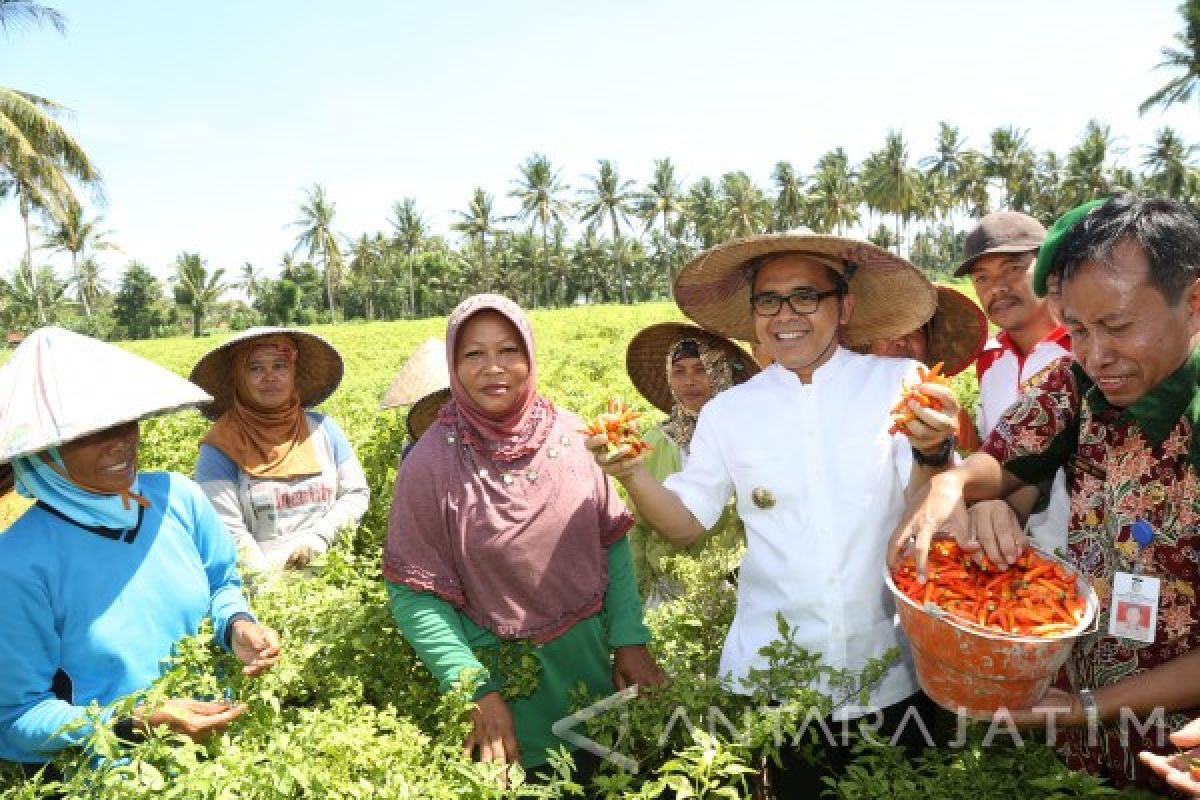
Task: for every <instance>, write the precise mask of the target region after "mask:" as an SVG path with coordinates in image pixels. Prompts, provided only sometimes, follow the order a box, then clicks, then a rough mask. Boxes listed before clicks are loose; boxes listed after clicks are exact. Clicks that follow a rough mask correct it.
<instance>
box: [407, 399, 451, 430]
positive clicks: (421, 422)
mask: <svg viewBox="0 0 1200 800" xmlns="http://www.w3.org/2000/svg"><path fill="white" fill-rule="evenodd" d="M449 400H450V389H449V387H447V388H445V389H438V390H436V391H433V392H430V393H429V394H427V395H425V396H424V397H422V398H421V399H420V400H418V401H417V402H415V403H413V406H412V408H410V409H409V410H408V418H407V419H405V421H404V427H405V428H406V429H407V430H408V437H409V438H410V439H412V440H413V441H414V442H415V441H417V440H418V439H420V438H421V437H422V436H424V435H425V431H427V430H429V428H430V427H431V426H432V425H433V423H434V422H435V421H437V416H438V412H439V411H441V410H442V406H444V405H446V403H447V402H449Z"/></svg>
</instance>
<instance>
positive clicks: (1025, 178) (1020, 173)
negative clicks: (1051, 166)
mask: <svg viewBox="0 0 1200 800" xmlns="http://www.w3.org/2000/svg"><path fill="white" fill-rule="evenodd" d="M1026 136H1027V132H1026V131H1022V130H1018V129H1017V128H1014V127H1012V126H1011V125H1010V126H1009V127H1007V128H996V129H995V130H994V131H992V136H991V153H990V154H988V155H987V156H985V157H984V174H985V175H986V176H987V177H989V178H997V179H999V181H1000V185H1001V187H1002V188H1003V189H1004V207H1005V208H1011V209H1017V208H1018V207H1017V205H1016V204H1015V203H1014V202H1013V199H1014V197H1015V196H1016V195H1017V194H1018V193H1019V192H1020V191H1021V187H1023V186H1028V185H1030V184H1031V183H1032V182H1033V174H1034V171H1035V169H1036V167H1037V157H1036V155H1035V154H1034V152H1033V149H1032V148H1031V147H1030V146H1029V144H1028V142H1027V141H1026V138H1025V137H1026Z"/></svg>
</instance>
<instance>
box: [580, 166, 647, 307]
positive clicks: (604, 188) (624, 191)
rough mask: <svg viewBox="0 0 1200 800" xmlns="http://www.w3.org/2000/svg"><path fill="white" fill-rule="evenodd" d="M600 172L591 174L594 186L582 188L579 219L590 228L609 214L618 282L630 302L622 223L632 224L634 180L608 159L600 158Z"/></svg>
mask: <svg viewBox="0 0 1200 800" xmlns="http://www.w3.org/2000/svg"><path fill="white" fill-rule="evenodd" d="M599 167H600V169H599V171H598V172H597V173H596V174H595V175H589V176H588V180H589V181H591V184H592V185H591V186H589V187H585V188H584V189H582V190H581V191H580V196H581V198H582V206H581V209H580V211H581V213H580V215H579V220H580V221H581V222H586V223H587V224H588V227H591V228H595V227H597V226H598V225H600V224H601V223H602V222H603V221H604V219H605V218H606V217H607V218H608V221H609V222H610V223H611V225H612V236H613V254H614V256H615V257H616V264H617V281H618V284H619V286H620V289H621V302H622V303H628V302H629V293H628V291H627V290H626V286H625V265H624V264H623V263H622V260H621V256H622V253H623V252H624V248H623V247H622V246H621V226H622V225H628V224H629V212H630V211H632V210H633V209H632V203H633V199H634V196H633V192H632V189H633V181H627V180H622V179H621V176H620V173H618V172H617V168H616V166H615V165H614V164H613V163H612V162H611V161H609V160H608V159H607V158H602V159H600V162H599Z"/></svg>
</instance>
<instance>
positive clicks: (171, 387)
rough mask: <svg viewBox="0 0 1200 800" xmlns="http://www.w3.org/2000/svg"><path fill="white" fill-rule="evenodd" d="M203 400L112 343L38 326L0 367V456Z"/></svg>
mask: <svg viewBox="0 0 1200 800" xmlns="http://www.w3.org/2000/svg"><path fill="white" fill-rule="evenodd" d="M211 400H212V398H211V397H209V395H208V393H206V392H204V391H203V390H201V388H200V387H199V386H197V385H195V384H194V383H191V382H189V381H187V380H185V379H183V378H182V377H180V376H179V375H176V374H175V373H174V372H171V371H170V370H168V369H166V368H165V367H161V366H159V365H158V364H155V363H154V362H152V361H150V360H149V359H146V358H142V357H141V356H137V355H134V354H133V353H130V352H128V351H127V350H124V349H122V348H120V347H117V346H116V345H112V344H109V343H108V342H101V341H99V340H97V339H93V338H91V337H90V336H84V335H82V334H78V333H74V332H72V331H68V330H63V329H62V328H54V327H47V328H39V329H38V330H36V331H34V332H33V333H31V334H29V336H27V337H25V341H24V342H22V343H21V345H20V347H18V348H17V350H16V352H14V353H13V357H12V358H11V359H9V361H8V362H6V363H5V365H4V366H3V368H0V409H3V412H2V413H0V462H4V461H9V460H11V459H14V458H20V457H22V456H28V455H31V454H33V453H39V452H41V451H43V450H48V449H50V448H51V447H59V446H61V445H64V444H67V443H68V442H72V441H75V440H76V439H80V438H83V437H84V436H88V435H90V434H93V433H96V432H98V431H103V430H108V429H110V428H115V427H116V426H118V425H124V424H126V423H129V422H138V421H141V420H143V419H149V418H150V417H156V416H160V415H163V414H170V413H173V412H175V411H181V410H183V409H186V408H191V407H193V406H199V405H203V404H205V403H208V402H210V401H211Z"/></svg>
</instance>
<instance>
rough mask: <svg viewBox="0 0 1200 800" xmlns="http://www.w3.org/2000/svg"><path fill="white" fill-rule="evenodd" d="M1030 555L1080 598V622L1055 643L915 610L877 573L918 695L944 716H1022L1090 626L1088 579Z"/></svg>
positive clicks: (1093, 602)
mask: <svg viewBox="0 0 1200 800" xmlns="http://www.w3.org/2000/svg"><path fill="white" fill-rule="evenodd" d="M1034 549H1035V550H1036V551H1037V553H1038V555H1040V556H1042V557H1044V558H1049V559H1051V560H1053V561H1055V562H1057V563H1059V564H1062V565H1063V567H1064V568H1065V569H1066V570H1067V571H1068V572H1070V573H1071V574H1072V575H1074V576H1075V581H1076V586H1077V587H1078V589H1079V593H1080V595H1081V596H1083V597H1085V598H1086V607H1085V609H1084V614H1083V619H1082V620H1080V622H1079V624H1078V625H1076V626H1075V627H1074V628H1073V629H1071V630H1070V631H1067V632H1066V633H1063V634H1061V635H1058V636H1052V637H1045V636H1019V635H1016V634H1007V633H1002V632H999V631H995V630H988V629H986V628H982V627H980V626H978V625H974V624H972V623H969V622H967V621H966V620H962V619H958V618H956V617H953V616H951V615H949V614H947V613H946V612H944V611H942V610H941V609H940V608H938V607H937V606H935V605H933V604H932V603H930V604H928V605H926V606H922V605H919V604H917V603H915V602H913V601H912V600H911V599H909V598H908V597H907V596H906V595H905V594H904V593H903V592H901V591H900V590H899V589H897V588H896V584H895V583H893V582H892V575H891V571H890V570H889V569H888V568H887V565H886V564H885V565H884V568H883V579H884V581H885V582H886V583H887V586H888V588H889V589H891V590H892V595H893V596H895V598H896V610H897V612H898V613H899V615H900V627H901V628H903V629H904V634H905V635H906V636H907V637H908V641H909V644H910V645H911V646H912V655H913V664H914V666H915V667H916V669H917V680H918V681H919V682H920V684H921V688H922V689H924V690H925V694H927V695H929V697H930V698H931V699H933V701H934V702H936V703H937V704H938V705H940V706H942V707H943V708H947V709H949V710H951V711H954V712H956V713H960V712H961V713H965V714H968V715H972V716H990V715H991V714H992V713H993V712H995V711H997V710H999V709H1000V708H1012V709H1017V708H1029V707H1030V706H1032V705H1033V704H1034V703H1035V702H1037V701H1038V700H1039V699H1040V698H1041V696H1042V695H1043V694H1045V693H1046V689H1048V688H1049V687H1050V683H1051V681H1053V680H1054V676H1055V674H1056V673H1057V672H1058V670H1059V667H1061V666H1062V665H1063V662H1065V661H1066V660H1067V656H1068V655H1069V654H1070V652H1071V647H1072V646H1073V645H1074V644H1075V639H1076V638H1078V637H1079V636H1080V635H1081V634H1083V633H1086V632H1088V629H1089V628H1090V627H1091V626H1092V624H1093V622H1094V621H1095V619H1096V611H1097V604H1098V600H1097V598H1096V592H1095V590H1094V589H1092V586H1091V584H1090V583H1089V582H1088V580H1087V578H1086V577H1084V576H1083V575H1081V574H1080V573H1079V571H1078V570H1076V569H1075V568H1074V567H1072V566H1071V565H1070V564H1068V563H1067V562H1065V561H1063V560H1062V559H1061V558H1058V557H1057V556H1055V555H1053V554H1050V553H1046V552H1044V551H1042V550H1040V549H1037V548H1034Z"/></svg>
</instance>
